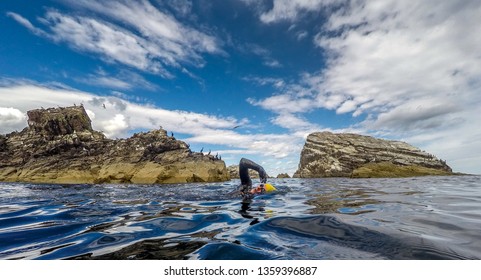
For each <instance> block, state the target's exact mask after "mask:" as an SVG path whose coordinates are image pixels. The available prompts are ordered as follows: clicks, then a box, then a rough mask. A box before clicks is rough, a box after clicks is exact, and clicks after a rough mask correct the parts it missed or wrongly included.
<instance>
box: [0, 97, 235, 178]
mask: <svg viewBox="0 0 481 280" xmlns="http://www.w3.org/2000/svg"><path fill="white" fill-rule="evenodd" d="M27 115H28V127H27V128H25V129H24V130H22V131H21V132H12V133H10V134H8V135H5V136H3V135H0V181H9V182H41V183H184V182H212V181H225V180H228V179H229V174H228V172H227V169H226V167H225V163H224V162H223V161H222V160H218V159H216V158H214V157H212V156H205V155H203V154H201V153H194V152H192V151H191V150H190V149H189V147H188V145H187V144H186V143H184V142H182V141H179V140H176V139H175V138H174V137H170V136H168V135H167V133H166V131H165V130H163V129H158V130H153V131H150V132H145V133H137V134H135V135H133V136H132V137H130V138H127V139H120V140H112V139H108V138H106V137H105V136H104V135H103V134H102V133H101V132H98V131H95V130H93V129H92V126H91V121H90V118H89V117H88V115H87V113H86V111H85V109H84V107H83V106H73V107H66V108H49V109H38V110H32V111H29V112H28V113H27Z"/></svg>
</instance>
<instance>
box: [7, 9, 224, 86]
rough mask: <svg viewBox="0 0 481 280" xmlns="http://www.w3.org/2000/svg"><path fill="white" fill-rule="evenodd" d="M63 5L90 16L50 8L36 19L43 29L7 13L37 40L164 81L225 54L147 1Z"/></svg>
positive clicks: (206, 37)
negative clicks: (187, 67)
mask: <svg viewBox="0 0 481 280" xmlns="http://www.w3.org/2000/svg"><path fill="white" fill-rule="evenodd" d="M65 2H67V3H68V4H69V5H71V6H73V7H78V8H79V9H84V10H87V11H89V13H88V15H89V16H86V13H81V14H63V13H61V12H59V11H57V10H52V9H50V10H48V11H47V12H46V14H45V16H43V17H42V18H40V19H39V21H40V22H41V23H42V24H43V25H44V26H46V27H47V29H45V30H44V29H41V28H39V27H36V26H34V25H33V24H32V23H31V22H30V21H29V20H28V19H26V18H24V17H22V16H21V15H19V14H16V13H13V12H9V13H8V15H9V16H10V17H12V18H13V19H14V20H16V21H17V22H19V23H20V24H21V25H23V26H25V27H26V28H27V29H29V30H30V31H32V32H33V33H34V34H36V35H38V36H43V37H46V38H49V39H51V40H54V41H55V42H59V43H60V42H63V43H66V44H68V45H69V46H70V47H71V48H73V49H75V50H77V51H79V52H85V53H90V54H95V55H99V56H100V57H101V58H102V59H103V60H105V61H107V62H111V63H120V64H124V65H127V66H130V67H133V68H136V69H139V70H142V71H146V72H151V73H155V74H159V75H162V76H164V77H165V78H172V77H173V75H172V73H171V71H170V68H172V67H174V68H181V65H183V64H186V65H192V66H195V67H202V66H203V65H204V64H205V62H204V59H203V58H202V56H201V54H202V53H210V54H221V53H223V51H222V49H221V47H220V44H221V43H220V41H219V40H218V39H217V38H216V37H214V36H212V35H209V34H206V33H205V32H201V31H198V30H196V29H195V28H192V27H189V26H186V25H183V24H182V23H180V22H179V21H177V20H176V19H175V18H174V17H173V16H171V15H169V14H166V13H164V12H162V11H160V10H158V9H157V8H155V7H154V6H153V5H152V4H151V3H150V2H149V1H146V0H145V1H135V2H134V1H102V3H99V2H96V1H90V0H81V1H65ZM101 17H102V19H101ZM107 20H108V21H107ZM103 82H104V83H105V82H110V83H112V81H103ZM117 84H118V81H117ZM122 86H124V87H125V86H126V85H122Z"/></svg>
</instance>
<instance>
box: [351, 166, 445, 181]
mask: <svg viewBox="0 0 481 280" xmlns="http://www.w3.org/2000/svg"><path fill="white" fill-rule="evenodd" d="M452 174H453V173H452V172H448V171H446V170H440V169H434V168H429V167H424V166H419V165H407V166H402V165H395V164H393V163H390V162H380V163H367V164H365V165H363V166H361V167H359V168H356V169H354V170H353V171H352V175H351V177H352V178H386V177H388V178H398V177H415V176H430V175H432V176H440V175H452Z"/></svg>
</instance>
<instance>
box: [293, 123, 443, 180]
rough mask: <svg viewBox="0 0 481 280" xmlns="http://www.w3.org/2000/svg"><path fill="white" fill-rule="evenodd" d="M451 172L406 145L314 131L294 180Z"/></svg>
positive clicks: (439, 162)
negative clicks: (296, 178)
mask: <svg viewBox="0 0 481 280" xmlns="http://www.w3.org/2000/svg"><path fill="white" fill-rule="evenodd" d="M451 173H452V170H451V168H450V167H449V166H448V165H447V164H446V163H445V162H444V161H441V160H439V159H437V158H436V157H434V156H433V155H430V154H428V153H426V152H423V151H421V150H419V149H418V148H416V147H413V146H411V145H409V144H407V143H405V142H400V141H389V140H383V139H377V138H374V137H370V136H362V135H357V134H349V133H342V134H334V133H330V132H316V133H312V134H310V135H309V136H308V137H307V140H306V143H305V145H304V148H303V149H302V152H301V159H300V163H299V168H298V170H297V171H296V173H295V174H294V177H298V178H319V177H405V176H418V175H444V174H451Z"/></svg>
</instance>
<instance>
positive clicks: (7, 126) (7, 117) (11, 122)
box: [0, 107, 25, 134]
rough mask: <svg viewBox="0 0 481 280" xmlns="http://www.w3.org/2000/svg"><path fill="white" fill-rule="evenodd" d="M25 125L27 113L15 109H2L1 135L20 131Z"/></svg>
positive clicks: (0, 115)
mask: <svg viewBox="0 0 481 280" xmlns="http://www.w3.org/2000/svg"><path fill="white" fill-rule="evenodd" d="M24 123H25V113H23V112H22V111H20V110H19V109H17V108H13V107H0V134H5V133H8V132H11V131H12V130H18V127H19V126H20V125H22V124H24Z"/></svg>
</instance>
